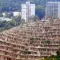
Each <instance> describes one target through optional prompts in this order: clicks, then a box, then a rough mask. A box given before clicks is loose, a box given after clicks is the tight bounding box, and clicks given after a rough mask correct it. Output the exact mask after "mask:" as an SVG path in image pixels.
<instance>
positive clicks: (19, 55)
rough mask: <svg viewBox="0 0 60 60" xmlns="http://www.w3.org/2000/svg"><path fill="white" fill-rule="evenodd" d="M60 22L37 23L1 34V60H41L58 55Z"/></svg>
mask: <svg viewBox="0 0 60 60" xmlns="http://www.w3.org/2000/svg"><path fill="white" fill-rule="evenodd" d="M59 42H60V20H54V21H53V22H52V21H51V20H50V21H36V22H31V23H27V24H24V25H23V26H22V27H15V28H12V29H9V30H7V31H4V32H2V33H0V60H40V58H42V57H49V56H51V55H52V54H54V55H56V51H57V50H58V48H59V46H60V43H59Z"/></svg>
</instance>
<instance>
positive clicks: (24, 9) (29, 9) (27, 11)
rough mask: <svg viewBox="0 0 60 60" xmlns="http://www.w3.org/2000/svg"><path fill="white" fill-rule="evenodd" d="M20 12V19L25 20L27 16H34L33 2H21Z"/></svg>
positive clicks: (27, 18)
mask: <svg viewBox="0 0 60 60" xmlns="http://www.w3.org/2000/svg"><path fill="white" fill-rule="evenodd" d="M21 14H22V19H24V20H25V22H27V21H28V20H29V17H31V16H35V4H31V3H30V2H26V4H21Z"/></svg>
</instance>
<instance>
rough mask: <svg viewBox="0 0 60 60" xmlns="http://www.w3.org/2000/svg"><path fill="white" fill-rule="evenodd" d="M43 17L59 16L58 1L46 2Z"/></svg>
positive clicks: (59, 5)
mask: <svg viewBox="0 0 60 60" xmlns="http://www.w3.org/2000/svg"><path fill="white" fill-rule="evenodd" d="M45 17H46V18H49V17H51V18H54V19H55V18H60V2H47V3H46V13H45Z"/></svg>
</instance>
